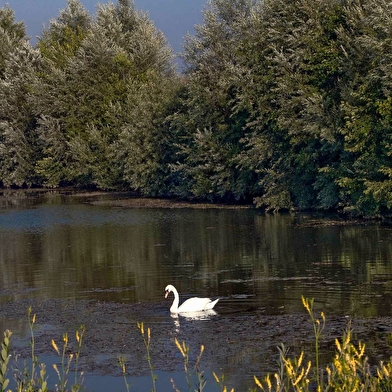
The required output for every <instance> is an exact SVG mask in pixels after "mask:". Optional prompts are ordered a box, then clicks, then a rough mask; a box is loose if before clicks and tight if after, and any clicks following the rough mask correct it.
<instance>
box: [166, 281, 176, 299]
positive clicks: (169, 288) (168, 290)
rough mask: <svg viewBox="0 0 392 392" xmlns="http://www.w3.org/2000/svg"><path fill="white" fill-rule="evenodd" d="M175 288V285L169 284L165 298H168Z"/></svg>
mask: <svg viewBox="0 0 392 392" xmlns="http://www.w3.org/2000/svg"><path fill="white" fill-rule="evenodd" d="M173 290H174V286H172V285H171V284H168V285H167V286H166V288H165V298H167V297H168V295H169V293H170V292H172V291H173Z"/></svg>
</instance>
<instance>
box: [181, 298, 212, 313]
mask: <svg viewBox="0 0 392 392" xmlns="http://www.w3.org/2000/svg"><path fill="white" fill-rule="evenodd" d="M218 300H219V298H218V299H217V300H215V301H213V302H212V301H211V298H199V297H193V298H189V299H187V300H186V301H185V302H184V303H183V304H181V306H180V307H179V308H178V312H179V313H180V312H181V313H182V312H198V311H201V310H206V309H212V308H213V307H214V306H215V304H216V303H217V302H218Z"/></svg>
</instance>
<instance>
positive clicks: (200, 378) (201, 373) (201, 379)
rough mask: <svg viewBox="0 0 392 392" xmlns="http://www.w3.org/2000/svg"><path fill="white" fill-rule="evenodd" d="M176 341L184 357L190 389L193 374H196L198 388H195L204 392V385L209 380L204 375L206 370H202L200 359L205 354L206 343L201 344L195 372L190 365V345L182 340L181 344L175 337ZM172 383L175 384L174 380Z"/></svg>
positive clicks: (190, 387)
mask: <svg viewBox="0 0 392 392" xmlns="http://www.w3.org/2000/svg"><path fill="white" fill-rule="evenodd" d="M174 343H175V344H176V346H177V348H178V350H179V351H180V353H181V355H182V357H183V358H184V371H185V378H186V382H187V384H188V388H189V391H191V390H192V376H193V375H194V374H195V375H196V377H197V384H196V388H197V389H195V391H196V392H202V391H203V390H204V387H205V386H206V383H207V381H206V379H205V377H204V371H202V370H201V367H200V360H201V356H202V355H203V352H204V345H201V346H200V353H199V355H198V356H197V358H196V362H195V364H194V369H195V371H194V372H193V371H192V370H191V369H190V366H189V353H190V347H189V345H188V344H186V343H185V342H182V344H181V343H180V342H179V341H178V340H177V338H174ZM172 384H173V385H174V381H173V380H172ZM176 390H177V389H176Z"/></svg>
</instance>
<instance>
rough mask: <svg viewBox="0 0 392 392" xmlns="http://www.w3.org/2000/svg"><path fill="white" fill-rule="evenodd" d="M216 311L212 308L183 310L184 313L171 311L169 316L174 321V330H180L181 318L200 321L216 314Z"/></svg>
mask: <svg viewBox="0 0 392 392" xmlns="http://www.w3.org/2000/svg"><path fill="white" fill-rule="evenodd" d="M217 314H218V313H217V312H216V311H215V310H213V309H209V310H201V311H198V312H185V313H171V314H170V315H171V317H172V319H173V322H174V326H175V329H176V332H179V331H180V325H181V321H182V320H184V321H185V320H186V321H193V320H200V321H205V320H210V319H211V318H212V317H214V316H216V315H217Z"/></svg>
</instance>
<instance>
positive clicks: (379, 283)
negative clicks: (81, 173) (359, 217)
mask: <svg viewBox="0 0 392 392" xmlns="http://www.w3.org/2000/svg"><path fill="white" fill-rule="evenodd" d="M297 223H298V217H297V216H294V215H291V214H286V215H264V214H261V213H260V212H258V211H255V210H192V209H189V210H187V209H183V210H168V209H160V210H157V209H115V208H109V207H99V206H92V205H88V204H82V203H80V202H79V200H74V203H70V202H69V201H68V203H67V204H64V203H62V202H61V200H57V203H54V202H53V200H52V201H51V202H50V203H43V204H39V203H37V202H36V204H35V205H34V207H33V208H30V207H29V208H16V209H15V208H3V209H2V210H1V213H0V276H1V278H0V290H1V293H2V297H1V300H3V301H4V300H5V301H8V300H10V299H11V298H14V299H18V298H24V297H26V296H33V297H43V298H53V297H54V298H75V299H78V298H94V299H99V300H112V301H122V302H124V301H125V302H141V301H146V302H154V301H157V299H158V298H160V296H161V292H162V291H161V290H162V288H164V287H165V284H166V282H167V281H171V282H172V283H173V284H174V285H175V286H176V287H178V289H179V291H180V292H182V293H187V294H188V295H189V296H193V295H194V294H195V293H197V294H200V293H203V296H222V297H229V296H232V295H252V296H254V301H257V305H258V306H262V307H265V308H266V310H267V311H271V312H274V309H275V310H276V309H279V308H280V307H282V306H284V307H286V309H288V310H289V311H290V310H295V309H300V308H301V302H300V297H301V295H306V296H309V297H315V298H316V300H318V301H319V306H320V307H323V309H324V310H326V311H333V312H335V313H340V314H345V313H350V314H352V313H354V314H357V315H363V316H374V315H382V314H390V313H391V310H392V309H391V303H392V301H391V299H392V284H391V277H392V262H391V256H390V255H391V254H392V241H391V233H392V231H391V229H390V228H388V227H382V226H380V225H376V224H374V225H355V226H348V225H345V226H339V225H330V226H328V225H327V226H316V227H308V226H306V225H305V226H303V225H299V226H298V225H297Z"/></svg>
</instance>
